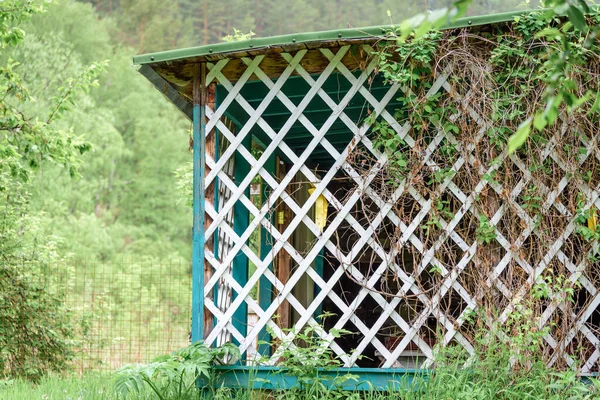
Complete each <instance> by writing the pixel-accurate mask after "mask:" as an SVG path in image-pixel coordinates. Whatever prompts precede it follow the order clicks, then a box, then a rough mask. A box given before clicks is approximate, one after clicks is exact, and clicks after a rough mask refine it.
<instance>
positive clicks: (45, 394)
mask: <svg viewBox="0 0 600 400" xmlns="http://www.w3.org/2000/svg"><path fill="white" fill-rule="evenodd" d="M0 399H2V400H21V399H22V400H40V399H42V400H59V399H60V400H71V399H72V400H79V399H81V400H111V399H115V400H116V399H117V397H116V396H115V395H114V394H113V389H112V376H111V375H110V374H89V375H85V376H83V377H78V376H71V377H61V376H48V377H44V378H43V379H42V380H41V381H40V382H39V383H37V384H34V383H31V382H27V381H22V380H15V381H0Z"/></svg>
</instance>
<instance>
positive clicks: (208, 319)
mask: <svg viewBox="0 0 600 400" xmlns="http://www.w3.org/2000/svg"><path fill="white" fill-rule="evenodd" d="M204 90H205V91H206V94H205V96H206V107H208V108H210V109H211V110H214V109H215V108H216V98H215V94H216V85H215V84H214V83H211V84H209V85H208V87H207V88H206V87H205V88H204ZM207 119H208V118H207ZM207 122H208V121H207ZM205 140H206V142H205V151H206V155H207V156H209V157H211V158H213V159H214V158H215V156H216V154H217V153H216V145H217V144H216V129H211V130H210V131H209V132H208V134H207V135H206V139H205ZM210 172H211V169H210V167H209V166H208V165H206V167H205V170H204V176H205V179H206V176H207V175H208V174H209V173H210ZM215 186H216V185H215V182H211V183H210V184H209V185H208V186H207V187H205V190H204V202H205V207H214V199H215ZM211 223H212V218H211V217H210V216H209V215H208V214H205V217H204V230H205V231H206V229H207V228H208V227H209V226H210V224H211ZM214 238H215V235H209V236H208V237H206V238H205V241H204V248H205V251H206V250H207V251H213V249H214V246H215V240H214ZM212 275H213V268H212V266H211V265H210V263H208V262H206V261H205V262H204V282H208V281H209V280H210V278H211V277H212ZM214 296H215V290H210V291H208V292H207V293H205V298H208V299H211V300H212V301H213V302H214ZM213 326H214V316H213V315H212V313H210V312H205V313H204V335H205V337H206V336H208V335H209V334H210V332H211V331H212V329H213Z"/></svg>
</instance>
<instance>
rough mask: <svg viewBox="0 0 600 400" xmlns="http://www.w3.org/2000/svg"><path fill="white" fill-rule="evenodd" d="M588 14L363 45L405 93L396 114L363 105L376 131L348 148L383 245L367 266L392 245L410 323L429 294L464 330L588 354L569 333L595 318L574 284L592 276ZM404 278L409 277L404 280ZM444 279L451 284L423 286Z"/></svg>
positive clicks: (392, 274)
mask: <svg viewBox="0 0 600 400" xmlns="http://www.w3.org/2000/svg"><path fill="white" fill-rule="evenodd" d="M585 18H586V19H585V21H584V23H583V24H581V23H580V22H581V21H575V22H573V21H572V19H571V18H570V16H569V20H568V21H566V20H565V19H563V18H560V17H557V16H556V15H554V14H552V15H550V16H549V15H548V14H547V13H542V12H539V13H531V14H526V15H522V16H520V17H517V18H515V19H514V21H512V22H510V23H507V24H499V25H493V26H487V27H484V28H474V27H473V28H462V29H455V30H448V31H443V32H439V31H433V32H429V33H426V34H419V35H415V36H413V37H412V38H411V37H400V35H399V34H398V31H390V32H388V36H387V37H386V39H387V40H384V41H382V42H381V43H380V45H379V47H378V48H377V49H376V51H375V53H374V54H373V56H375V57H377V58H378V60H379V63H378V67H377V69H376V71H375V74H376V76H377V77H378V78H380V79H383V80H384V81H385V82H386V83H387V84H389V85H398V86H399V92H398V95H397V102H398V103H399V105H398V106H397V107H396V109H395V110H394V111H393V120H390V118H387V117H386V116H384V115H376V114H375V113H371V114H370V115H369V116H368V117H367V119H366V122H367V123H368V124H370V125H371V130H370V132H369V133H368V135H367V136H368V141H369V143H370V145H366V146H357V148H356V150H355V151H354V152H353V154H351V155H350V157H349V161H350V163H351V164H352V166H353V168H354V169H355V170H356V171H358V172H359V173H361V174H362V175H363V176H364V177H365V179H367V177H368V179H370V183H369V188H370V191H369V190H365V191H364V193H363V194H362V198H361V200H362V205H361V207H359V209H360V210H359V211H357V213H356V215H355V217H356V218H357V219H360V221H361V223H364V224H365V225H366V226H371V227H372V228H373V229H374V231H375V232H376V234H375V235H374V237H376V239H377V241H378V243H377V246H379V247H380V248H383V249H385V252H384V253H385V254H388V255H390V256H389V258H390V259H388V260H380V259H378V258H377V257H375V258H374V259H373V260H372V264H373V268H371V269H370V270H371V271H374V270H375V267H376V266H377V265H380V264H381V262H382V261H386V264H387V265H388V270H387V271H386V272H385V273H384V274H383V276H382V280H381V281H382V288H381V291H382V292H383V293H386V294H387V296H389V297H402V298H403V300H404V302H405V303H406V304H411V305H412V306H413V309H414V311H413V312H412V313H411V312H409V313H406V314H405V315H406V318H407V319H408V320H409V323H413V322H414V321H415V320H416V318H417V316H418V314H419V311H420V310H422V309H424V308H427V307H429V308H431V310H432V311H431V314H432V315H434V316H436V317H437V318H438V319H439V318H448V317H450V318H451V320H452V324H453V325H454V326H455V328H456V329H457V331H459V332H460V334H461V335H463V337H465V338H467V340H470V341H473V340H474V338H475V337H476V336H477V332H478V331H479V330H481V329H485V330H488V331H489V330H491V329H492V328H494V329H499V332H498V333H497V335H496V336H494V337H495V338H496V339H497V340H500V341H505V342H507V343H512V344H513V345H514V344H515V343H517V344H518V343H519V341H520V345H519V346H518V347H519V349H521V350H522V355H523V358H522V360H526V359H527V357H529V356H531V355H532V354H536V355H541V356H542V357H544V359H545V360H552V362H553V363H555V364H557V365H559V364H562V363H565V362H567V363H568V362H569V361H568V360H572V359H571V358H570V357H571V356H574V359H580V360H587V359H588V358H589V356H590V352H591V351H592V350H591V349H592V348H593V346H592V345H591V344H590V342H589V341H588V339H587V338H585V337H579V336H578V337H577V338H575V339H572V337H571V339H569V338H567V336H568V335H581V333H580V332H575V333H573V331H572V330H571V328H572V327H573V326H574V325H575V324H576V323H578V324H584V325H585V326H586V327H587V328H588V329H590V330H597V329H598V328H597V327H598V326H599V325H600V321H596V320H594V318H596V319H598V315H597V314H598V311H597V310H594V309H590V307H591V306H590V304H591V301H592V295H591V294H590V292H589V290H588V289H586V288H582V285H581V281H582V280H583V281H584V282H586V284H588V283H589V286H590V287H592V286H593V287H595V288H597V287H600V274H598V267H599V266H600V264H599V261H598V260H599V258H600V256H599V252H598V247H599V246H598V240H599V239H600V227H599V226H598V225H597V224H596V205H597V204H598V202H597V197H598V193H599V190H600V186H599V185H600V151H599V147H598V140H599V139H598V137H599V135H598V126H600V112H599V106H600V101H599V100H598V98H599V97H598V93H599V92H600V42H599V40H598V38H597V37H596V36H595V34H594V32H593V30H589V29H585V27H586V26H592V27H593V26H598V25H599V24H600V14H599V13H597V12H596V13H592V14H589V15H587V16H586V17H585ZM382 160H385V162H382ZM382 202H383V203H385V204H388V205H391V212H390V214H388V215H387V216H385V218H383V217H382V216H381V215H380V214H381V205H382ZM377 203H379V204H377ZM595 204H596V205H595ZM407 232H408V233H407ZM409 234H410V238H409V237H408V236H409ZM377 246H376V247H377ZM368 251H371V250H368ZM380 254H383V252H381V253H380ZM582 277H583V278H582ZM365 279H370V276H366V278H365ZM409 279H413V280H414V281H415V286H416V287H418V289H413V290H412V291H405V290H403V289H402V286H403V284H404V283H406V282H407V280H409ZM442 283H443V284H444V285H446V287H450V286H451V287H450V288H449V289H448V290H447V294H446V292H442V291H441V290H440V294H439V295H437V296H438V298H436V296H433V295H431V297H429V300H424V299H423V298H422V297H419V293H427V294H428V295H430V294H431V293H433V292H434V291H435V290H436V288H440V287H444V285H442ZM460 290H464V291H465V292H466V293H467V295H468V297H469V298H470V299H471V300H472V303H469V302H468V301H466V300H465V297H467V295H465V294H464V293H458V292H457V291H460ZM590 290H591V289H590ZM417 298H418V299H417ZM434 299H435V301H434ZM473 304H476V306H473ZM592 308H593V307H592ZM467 315H469V316H470V317H469V318H467ZM472 315H476V316H477V317H475V318H472ZM525 320H526V321H528V323H527V324H526V332H525V331H523V329H524V328H523V327H524V326H525V325H523V321H525ZM517 322H518V323H517ZM430 329H431V332H430V335H431V336H439V335H440V333H441V334H442V335H443V334H444V333H445V332H440V331H439V329H440V324H437V325H435V327H434V326H430ZM443 329H444V328H442V330H443ZM597 333H600V332H597ZM488 338H489V337H488ZM534 338H535V340H534ZM563 339H564V340H563ZM584 353H585V354H584ZM564 354H567V356H564V357H563V355H564ZM516 362H517V364H519V362H518V360H517V361H516ZM523 362H524V361H523Z"/></svg>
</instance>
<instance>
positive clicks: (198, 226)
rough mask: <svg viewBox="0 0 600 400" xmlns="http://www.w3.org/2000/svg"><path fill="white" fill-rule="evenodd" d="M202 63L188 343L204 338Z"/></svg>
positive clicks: (202, 68) (197, 80) (201, 69)
mask: <svg viewBox="0 0 600 400" xmlns="http://www.w3.org/2000/svg"><path fill="white" fill-rule="evenodd" d="M205 77H206V65H205V64H204V63H202V64H197V65H195V66H194V78H193V81H194V91H193V104H194V107H193V142H194V143H193V149H194V174H193V185H194V189H193V195H194V206H193V215H194V224H193V227H192V342H197V341H199V340H202V339H204V314H205V312H204V273H203V271H204V264H205V261H204V210H205V206H204V200H205V196H204V174H205V171H204V168H205V165H206V159H205V129H206V109H205V105H206V90H205V88H206V85H205V82H204V80H205Z"/></svg>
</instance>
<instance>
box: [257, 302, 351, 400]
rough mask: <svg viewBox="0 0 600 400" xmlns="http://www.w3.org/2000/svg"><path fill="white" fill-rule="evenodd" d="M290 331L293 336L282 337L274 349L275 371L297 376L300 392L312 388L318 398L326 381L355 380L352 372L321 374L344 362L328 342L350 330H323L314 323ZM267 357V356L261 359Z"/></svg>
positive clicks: (326, 315) (266, 359)
mask: <svg viewBox="0 0 600 400" xmlns="http://www.w3.org/2000/svg"><path fill="white" fill-rule="evenodd" d="M331 316H332V314H329V313H326V314H323V315H321V316H320V317H319V318H318V319H319V320H321V321H323V320H324V319H325V318H329V317H331ZM267 330H270V328H267ZM270 333H271V335H273V334H274V333H273V332H270ZM289 333H291V335H289V337H293V338H294V339H287V340H284V341H283V342H282V343H281V344H280V345H279V347H278V348H277V349H276V350H275V357H277V358H278V359H279V362H278V364H277V365H278V367H279V369H278V370H277V373H283V374H290V375H292V376H294V377H295V378H296V379H297V381H298V385H299V386H298V387H297V388H295V389H298V390H299V391H301V392H302V391H307V390H308V391H313V392H315V396H316V397H318V395H317V393H318V392H320V391H323V390H326V387H327V384H332V385H334V386H338V385H342V384H343V383H345V382H347V381H349V380H353V379H356V377H355V376H354V375H352V374H342V375H339V376H336V377H335V378H333V379H331V378H328V377H324V376H322V375H320V371H331V370H334V369H336V368H339V367H341V366H342V365H343V364H342V363H341V361H340V360H339V359H338V358H336V357H335V355H334V353H333V351H332V350H331V348H329V344H331V342H332V341H333V340H335V339H336V338H340V337H341V336H342V335H346V334H350V333H351V332H349V331H347V330H344V329H330V330H329V331H328V332H326V331H325V329H324V328H323V326H321V325H314V326H307V327H306V328H304V329H303V330H302V331H301V332H294V328H292V329H290V330H289ZM270 358H271V357H268V356H267V357H266V358H265V360H264V361H268V360H269V359H270ZM261 362H263V361H261V360H259V364H260V363H261ZM287 395H290V394H287Z"/></svg>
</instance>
